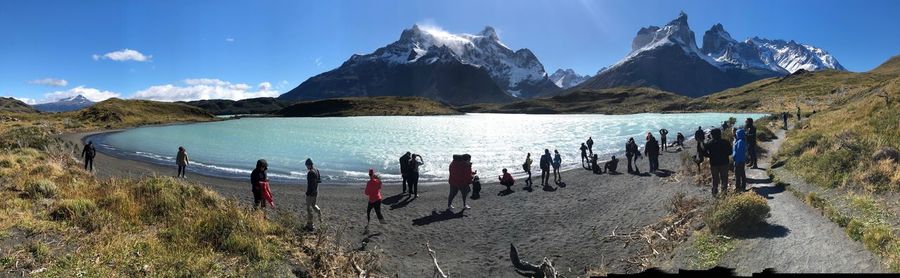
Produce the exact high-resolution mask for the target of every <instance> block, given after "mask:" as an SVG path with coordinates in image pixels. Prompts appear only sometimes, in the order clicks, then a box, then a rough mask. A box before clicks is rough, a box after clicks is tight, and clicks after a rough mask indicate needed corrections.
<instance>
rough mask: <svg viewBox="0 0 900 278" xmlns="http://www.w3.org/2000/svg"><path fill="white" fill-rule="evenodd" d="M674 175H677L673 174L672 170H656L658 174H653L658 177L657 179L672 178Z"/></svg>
mask: <svg viewBox="0 0 900 278" xmlns="http://www.w3.org/2000/svg"><path fill="white" fill-rule="evenodd" d="M672 173H675V172H673V171H671V170H666V169H659V170H656V173H653V174H654V175H656V176H657V177H660V178H665V177H668V176H671V175H672Z"/></svg>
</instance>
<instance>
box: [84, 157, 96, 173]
mask: <svg viewBox="0 0 900 278" xmlns="http://www.w3.org/2000/svg"><path fill="white" fill-rule="evenodd" d="M84 169H85V170H88V171H91V172H93V171H94V158H93V157H90V156H86V157H84Z"/></svg>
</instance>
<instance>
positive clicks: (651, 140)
mask: <svg viewBox="0 0 900 278" xmlns="http://www.w3.org/2000/svg"><path fill="white" fill-rule="evenodd" d="M644 155H646V156H647V161H648V162H650V172H651V173H655V172H656V170H659V143H658V142H656V138H655V137H653V134H651V133H649V132H647V143H645V144H644Z"/></svg>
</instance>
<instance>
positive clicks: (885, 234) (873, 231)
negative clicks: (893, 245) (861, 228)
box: [862, 224, 894, 252]
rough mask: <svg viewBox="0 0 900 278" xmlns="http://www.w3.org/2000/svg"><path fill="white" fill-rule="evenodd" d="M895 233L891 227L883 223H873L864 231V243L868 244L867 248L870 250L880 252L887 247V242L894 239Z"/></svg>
mask: <svg viewBox="0 0 900 278" xmlns="http://www.w3.org/2000/svg"><path fill="white" fill-rule="evenodd" d="M893 238H894V235H893V233H892V232H891V227H890V226H888V225H885V224H881V225H871V226H869V227H868V228H866V229H865V232H864V233H863V237H862V240H863V244H865V245H866V248H868V249H869V250H872V251H875V252H880V251H882V250H884V248H885V247H887V244H888V243H890V242H891V240H893Z"/></svg>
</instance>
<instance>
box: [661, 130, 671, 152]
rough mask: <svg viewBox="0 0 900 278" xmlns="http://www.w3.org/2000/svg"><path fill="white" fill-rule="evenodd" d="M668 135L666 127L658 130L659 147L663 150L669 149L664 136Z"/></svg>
mask: <svg viewBox="0 0 900 278" xmlns="http://www.w3.org/2000/svg"><path fill="white" fill-rule="evenodd" d="M668 135H669V130H668V129H665V128H663V129H660V130H659V144H660V148H661V149H662V150H663V151H665V150H668V149H669V148H668V146H666V141H667V138H666V137H667V136H668Z"/></svg>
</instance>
